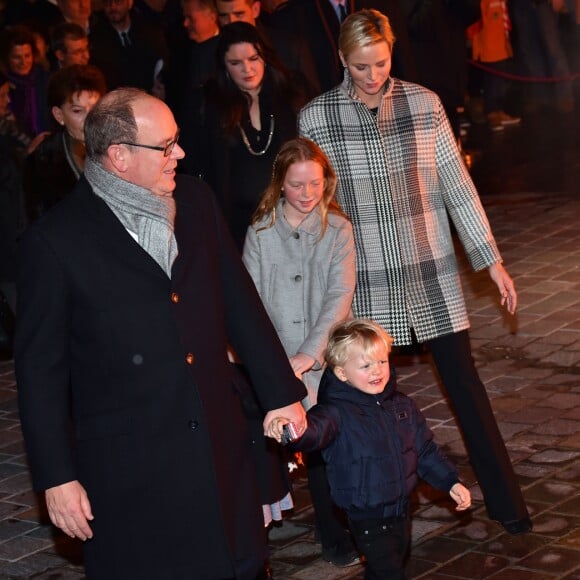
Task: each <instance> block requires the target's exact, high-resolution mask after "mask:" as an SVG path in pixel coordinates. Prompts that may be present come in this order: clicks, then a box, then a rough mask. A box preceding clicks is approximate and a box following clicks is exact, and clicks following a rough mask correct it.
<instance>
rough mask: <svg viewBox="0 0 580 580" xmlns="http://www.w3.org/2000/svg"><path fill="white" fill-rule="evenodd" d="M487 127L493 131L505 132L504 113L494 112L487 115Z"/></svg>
mask: <svg viewBox="0 0 580 580" xmlns="http://www.w3.org/2000/svg"><path fill="white" fill-rule="evenodd" d="M487 125H488V127H489V128H490V129H491V130H492V131H503V130H504V125H503V123H502V111H492V112H491V113H488V114H487Z"/></svg>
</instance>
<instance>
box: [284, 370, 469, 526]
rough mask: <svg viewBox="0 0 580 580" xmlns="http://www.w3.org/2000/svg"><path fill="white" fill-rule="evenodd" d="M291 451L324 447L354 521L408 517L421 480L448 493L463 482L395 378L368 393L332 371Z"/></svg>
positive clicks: (334, 484) (338, 493) (331, 476)
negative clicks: (413, 492)
mask: <svg viewBox="0 0 580 580" xmlns="http://www.w3.org/2000/svg"><path fill="white" fill-rule="evenodd" d="M293 447H294V448H295V449H300V450H304V451H312V450H315V449H322V455H323V457H324V461H325V462H326V469H327V474H328V481H329V483H330V491H331V494H332V498H333V499H334V501H335V503H336V504H337V505H338V506H339V507H341V508H343V509H344V510H345V511H346V512H347V513H348V515H349V517H351V518H352V519H375V518H376V519H380V518H389V517H397V516H402V515H404V514H405V513H406V511H407V505H408V498H409V495H410V494H411V492H412V491H413V489H414V487H415V486H416V484H417V480H418V478H419V477H421V478H422V479H424V480H425V481H427V482H428V483H429V484H431V485H432V486H433V487H435V488H437V489H441V490H443V491H446V492H448V491H449V490H450V489H451V488H452V487H453V485H454V484H455V483H457V482H458V481H459V478H458V476H457V471H456V469H455V467H454V466H453V465H452V464H451V462H450V461H449V460H448V459H447V457H445V455H444V454H443V452H442V451H441V449H440V448H439V447H438V446H437V444H436V443H435V442H434V441H433V433H432V432H431V430H430V429H429V428H428V427H427V423H426V422H425V417H424V416H423V414H422V413H421V411H420V410H419V409H418V408H417V406H416V404H415V402H414V401H413V400H412V399H410V398H409V397H407V396H406V395H403V394H402V393H400V392H398V391H397V390H396V381H395V379H394V377H393V376H391V379H390V380H389V382H388V383H387V386H386V387H385V390H384V391H383V392H382V393H381V394H379V395H369V394H367V393H363V392H362V391H359V390H358V389H356V388H354V387H352V386H351V385H350V384H349V383H346V382H342V381H340V380H339V379H338V378H337V377H336V376H335V374H334V373H333V372H332V371H330V370H329V369H326V371H325V373H324V375H323V377H322V381H321V383H320V389H319V391H318V405H316V406H315V407H313V408H312V409H310V410H309V411H308V429H307V431H306V433H305V434H304V435H303V436H302V438H301V439H300V440H299V441H297V442H296V443H295V444H294V445H293Z"/></svg>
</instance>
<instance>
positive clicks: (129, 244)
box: [75, 177, 167, 278]
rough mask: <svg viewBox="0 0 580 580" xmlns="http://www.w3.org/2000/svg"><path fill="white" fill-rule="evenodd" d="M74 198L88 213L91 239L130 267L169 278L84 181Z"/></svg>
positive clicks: (88, 232)
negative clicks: (78, 200)
mask: <svg viewBox="0 0 580 580" xmlns="http://www.w3.org/2000/svg"><path fill="white" fill-rule="evenodd" d="M75 195H78V196H79V198H80V200H81V201H82V206H83V208H84V210H85V219H86V220H87V222H88V228H87V234H88V235H90V236H92V237H93V238H95V240H96V241H97V243H99V244H100V245H101V246H102V247H103V248H105V250H106V251H108V252H110V253H112V254H114V255H115V257H116V258H117V259H119V260H122V261H125V262H127V264H128V265H129V266H130V267H133V268H138V269H140V270H143V271H144V272H146V273H148V274H150V275H153V276H161V277H164V278H167V276H166V274H165V272H164V271H163V269H162V268H161V267H160V266H159V264H157V262H156V261H155V260H154V259H153V258H152V257H151V256H150V255H149V254H148V253H147V252H146V251H145V250H144V249H143V248H142V247H141V246H140V245H139V244H138V243H137V242H136V241H135V240H134V239H133V238H132V237H131V235H130V234H129V232H127V230H126V229H125V227H124V226H123V224H121V222H120V221H119V220H118V219H117V217H116V216H115V214H114V213H113V212H112V211H111V210H110V209H109V207H108V206H107V204H106V203H105V202H104V201H103V200H102V199H101V198H100V197H98V196H97V195H95V193H94V192H93V191H92V189H91V186H90V185H89V183H88V181H87V180H86V179H85V178H84V177H81V179H80V180H79V184H78V186H77V189H76V192H75Z"/></svg>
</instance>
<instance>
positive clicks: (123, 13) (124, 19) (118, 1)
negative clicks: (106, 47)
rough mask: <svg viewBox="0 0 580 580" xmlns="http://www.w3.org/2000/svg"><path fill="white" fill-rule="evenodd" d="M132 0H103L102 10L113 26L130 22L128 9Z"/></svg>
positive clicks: (127, 24)
mask: <svg viewBox="0 0 580 580" xmlns="http://www.w3.org/2000/svg"><path fill="white" fill-rule="evenodd" d="M132 7H133V0H104V1H103V12H104V13H105V16H106V17H107V20H108V21H109V22H110V23H111V24H112V25H113V26H119V27H126V26H129V23H130V22H131V16H130V15H129V11H130V10H131V8H132Z"/></svg>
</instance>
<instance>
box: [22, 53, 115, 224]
mask: <svg viewBox="0 0 580 580" xmlns="http://www.w3.org/2000/svg"><path fill="white" fill-rule="evenodd" d="M105 91H106V87H105V79H104V77H103V74H102V73H101V71H100V70H99V69H98V68H96V67H94V66H91V65H80V64H79V65H71V66H68V67H65V68H62V69H60V70H58V71H57V72H55V73H54V74H53V75H52V76H51V77H50V81H49V84H48V107H49V109H50V111H51V113H52V116H53V118H54V121H55V123H56V126H57V127H58V129H57V130H56V131H54V132H53V133H51V134H50V135H49V136H48V137H46V138H45V139H44V140H43V141H42V142H41V143H40V145H39V146H38V147H37V148H36V149H35V150H34V151H33V152H32V153H31V154H30V155H29V156H28V158H27V159H26V162H25V171H24V192H25V198H26V212H27V214H28V219H29V220H30V221H33V220H35V219H36V218H38V217H39V216H40V215H42V214H43V213H44V212H46V211H47V210H48V209H49V208H50V207H52V206H53V205H54V204H55V203H57V202H58V201H60V200H61V199H62V198H63V197H65V196H67V195H68V194H69V193H70V192H71V191H72V189H73V187H74V186H75V184H76V182H77V180H78V178H79V177H80V174H81V173H82V171H83V169H84V163H85V138H84V134H83V130H84V125H85V118H86V116H87V114H88V112H89V111H90V110H91V109H92V108H93V107H94V105H95V104H96V102H97V101H98V100H99V99H100V98H101V97H102V96H103V95H104V94H105Z"/></svg>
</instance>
